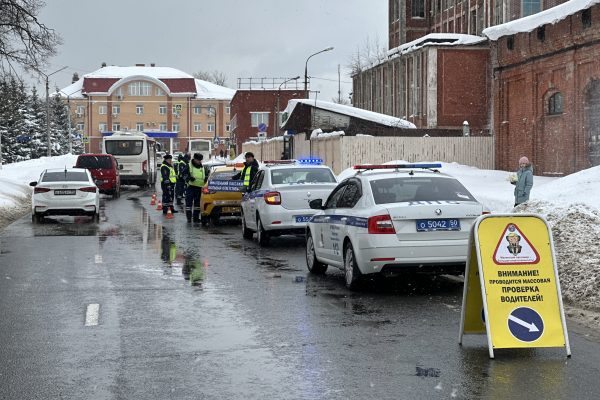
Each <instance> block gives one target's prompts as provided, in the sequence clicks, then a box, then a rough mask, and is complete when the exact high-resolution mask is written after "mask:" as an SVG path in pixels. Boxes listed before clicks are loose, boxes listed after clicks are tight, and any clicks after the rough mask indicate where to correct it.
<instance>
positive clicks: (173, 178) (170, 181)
mask: <svg viewBox="0 0 600 400" xmlns="http://www.w3.org/2000/svg"><path fill="white" fill-rule="evenodd" d="M176 182H177V175H176V174H175V168H174V167H173V156H172V155H170V154H165V156H164V157H163V163H162V165H161V166H160V188H161V189H162V202H163V214H165V215H167V213H168V211H169V210H171V212H172V213H176V212H177V211H176V210H175V207H174V206H173V198H174V197H175V183H176Z"/></svg>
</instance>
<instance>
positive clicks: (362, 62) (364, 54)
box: [346, 36, 387, 76]
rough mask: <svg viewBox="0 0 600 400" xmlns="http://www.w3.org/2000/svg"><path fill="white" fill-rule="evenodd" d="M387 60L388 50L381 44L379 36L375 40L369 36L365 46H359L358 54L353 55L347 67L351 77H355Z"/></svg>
mask: <svg viewBox="0 0 600 400" xmlns="http://www.w3.org/2000/svg"><path fill="white" fill-rule="evenodd" d="M386 59H387V50H386V48H385V46H383V45H382V44H381V40H380V39H379V36H375V39H371V38H370V37H368V36H367V38H366V39H365V42H364V43H363V45H362V46H357V48H356V52H355V53H352V55H351V56H350V58H349V60H348V64H347V65H346V67H347V68H348V69H349V70H350V76H354V75H357V74H359V73H361V72H362V71H364V70H365V69H366V68H369V67H372V66H373V65H376V64H381V63H382V62H383V61H385V60H386Z"/></svg>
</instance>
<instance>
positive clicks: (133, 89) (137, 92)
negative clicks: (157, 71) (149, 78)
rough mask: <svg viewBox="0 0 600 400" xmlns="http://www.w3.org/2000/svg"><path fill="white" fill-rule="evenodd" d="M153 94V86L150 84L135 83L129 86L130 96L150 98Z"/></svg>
mask: <svg viewBox="0 0 600 400" xmlns="http://www.w3.org/2000/svg"><path fill="white" fill-rule="evenodd" d="M150 93H152V85H151V84H150V82H142V81H138V82H133V83H130V84H129V95H130V96H150Z"/></svg>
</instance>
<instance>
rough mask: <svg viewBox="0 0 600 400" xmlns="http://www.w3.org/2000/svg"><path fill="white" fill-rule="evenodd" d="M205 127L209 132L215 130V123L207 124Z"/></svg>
mask: <svg viewBox="0 0 600 400" xmlns="http://www.w3.org/2000/svg"><path fill="white" fill-rule="evenodd" d="M206 129H207V130H208V131H209V132H214V131H215V124H208V125H207V127H206Z"/></svg>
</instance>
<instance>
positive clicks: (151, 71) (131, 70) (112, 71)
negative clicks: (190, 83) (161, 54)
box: [83, 65, 193, 79]
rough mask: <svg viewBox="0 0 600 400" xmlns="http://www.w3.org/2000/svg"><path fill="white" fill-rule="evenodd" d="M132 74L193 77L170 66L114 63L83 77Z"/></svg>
mask: <svg viewBox="0 0 600 400" xmlns="http://www.w3.org/2000/svg"><path fill="white" fill-rule="evenodd" d="M133 75H143V76H148V77H151V78H156V79H181V78H193V76H192V75H190V74H187V73H185V72H183V71H180V70H178V69H175V68H171V67H145V66H144V67H136V66H132V67H119V66H116V65H110V66H107V67H102V68H100V69H98V70H96V71H94V72H90V73H89V74H85V75H84V76H83V77H84V78H119V79H121V78H127V77H129V76H133Z"/></svg>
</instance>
